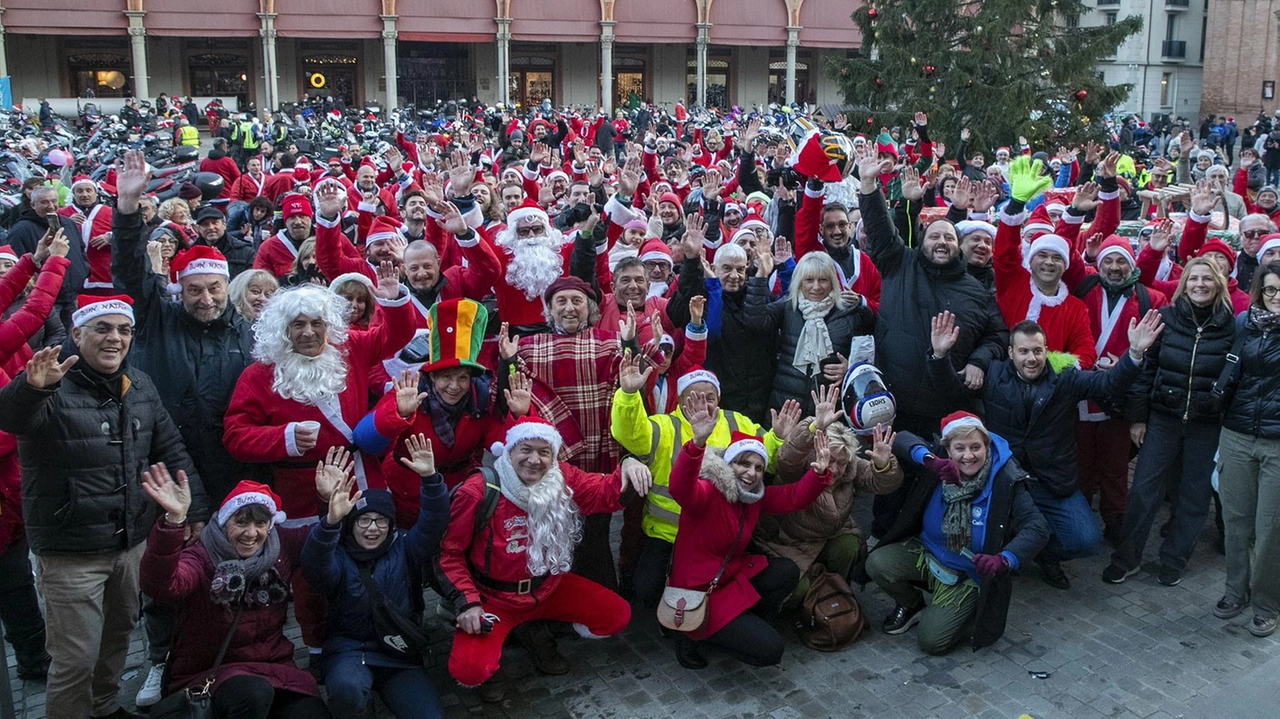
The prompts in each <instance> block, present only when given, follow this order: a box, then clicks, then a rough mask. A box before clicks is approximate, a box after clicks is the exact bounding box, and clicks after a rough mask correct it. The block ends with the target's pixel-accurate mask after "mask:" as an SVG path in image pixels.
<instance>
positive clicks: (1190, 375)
mask: <svg viewBox="0 0 1280 719" xmlns="http://www.w3.org/2000/svg"><path fill="white" fill-rule="evenodd" d="M1203 331H1204V328H1203V327H1197V328H1196V341H1195V343H1194V344H1192V345H1191V365H1190V366H1189V367H1187V405H1186V407H1185V408H1184V409H1183V411H1182V423H1183V424H1186V423H1187V420H1188V418H1189V417H1191V383H1192V382H1193V381H1195V377H1196V375H1195V369H1196V350H1198V349H1200V333H1201V332H1203Z"/></svg>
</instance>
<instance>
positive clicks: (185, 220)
mask: <svg viewBox="0 0 1280 719" xmlns="http://www.w3.org/2000/svg"><path fill="white" fill-rule="evenodd" d="M156 214H157V215H159V217H160V219H161V220H162V223H161V224H162V225H163V224H166V223H167V224H170V225H173V226H174V227H176V228H177V229H178V230H179V231H180V232H181V233H182V236H183V238H184V240H185V242H184V243H183V248H184V249H185V248H187V247H190V246H191V243H193V242H195V241H196V237H197V234H196V226H195V223H193V222H192V221H191V205H189V204H187V201H186V200H184V199H182V198H179V197H170V198H169V199H167V200H165V201H164V202H162V203H160V209H158V210H156Z"/></svg>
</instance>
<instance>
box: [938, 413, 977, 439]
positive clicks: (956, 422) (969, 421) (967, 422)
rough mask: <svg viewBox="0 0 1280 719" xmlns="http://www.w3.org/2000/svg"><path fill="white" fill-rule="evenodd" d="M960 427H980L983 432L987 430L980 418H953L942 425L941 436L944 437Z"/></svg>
mask: <svg viewBox="0 0 1280 719" xmlns="http://www.w3.org/2000/svg"><path fill="white" fill-rule="evenodd" d="M962 429H980V430H982V431H983V432H984V433H985V432H986V431H987V427H986V425H984V424H983V423H982V420H980V419H978V418H977V417H961V418H959V419H953V420H951V421H950V422H947V423H946V424H945V425H943V426H942V436H943V437H944V438H945V437H947V436H949V435H950V434H951V433H952V432H956V431H958V430H962Z"/></svg>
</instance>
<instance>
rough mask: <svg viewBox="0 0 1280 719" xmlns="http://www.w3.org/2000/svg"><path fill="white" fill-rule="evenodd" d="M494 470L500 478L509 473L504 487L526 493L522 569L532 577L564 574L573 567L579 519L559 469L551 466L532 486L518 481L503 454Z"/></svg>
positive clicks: (579, 528) (579, 532) (580, 518)
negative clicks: (526, 543) (526, 534)
mask: <svg viewBox="0 0 1280 719" xmlns="http://www.w3.org/2000/svg"><path fill="white" fill-rule="evenodd" d="M494 469H496V470H497V471H498V473H499V474H500V475H507V474H508V473H509V476H508V477H507V478H506V479H507V481H506V482H504V484H507V485H511V484H514V485H515V486H518V487H521V488H523V491H521V494H525V493H526V492H527V494H526V495H525V496H524V497H522V498H521V499H523V500H524V501H525V503H526V504H527V505H528V508H527V509H526V512H527V513H528V515H529V550H528V552H527V554H526V565H525V566H526V567H528V569H529V573H530V574H531V575H532V576H535V577H540V576H542V575H544V574H567V573H568V572H569V570H570V569H571V568H572V567H573V550H574V548H575V547H576V546H577V545H578V542H580V541H582V515H581V514H580V513H579V512H578V504H577V502H574V501H573V490H572V489H570V488H568V487H567V486H565V483H564V474H563V473H561V472H560V467H559V465H558V464H555V465H553V466H552V467H551V469H549V470H547V473H546V474H544V475H543V476H542V479H540V480H538V481H537V482H535V483H534V484H532V485H525V484H524V483H523V482H521V481H520V478H519V477H517V476H516V474H515V468H514V467H512V466H511V460H510V458H508V457H507V455H506V454H505V453H504V454H502V455H501V456H499V457H498V459H497V461H496V462H495V463H494ZM511 480H514V482H512V481H511Z"/></svg>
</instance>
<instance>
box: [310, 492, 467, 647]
mask: <svg viewBox="0 0 1280 719" xmlns="http://www.w3.org/2000/svg"><path fill="white" fill-rule="evenodd" d="M419 506H420V509H419V510H418V522H417V523H416V524H414V525H413V528H412V529H410V530H409V531H407V532H404V531H399V530H397V531H396V534H395V536H393V537H392V538H391V539H390V540H389V541H390V542H391V547H390V548H389V549H388V550H387V552H386V553H385V554H383V555H382V556H381V557H379V558H378V559H376V560H374V564H373V571H372V575H373V581H375V582H377V583H378V587H379V588H380V589H381V590H382V593H383V595H384V596H385V597H386V598H387V602H388V604H391V605H393V606H395V608H396V609H399V610H400V612H401V613H403V614H404V615H405V616H417V615H418V614H419V613H420V612H421V608H422V607H421V605H422V601H421V597H422V577H423V568H424V567H429V566H430V562H431V556H432V555H434V554H435V553H436V552H437V551H439V549H440V539H441V538H442V537H443V536H444V532H445V530H446V529H447V528H448V526H449V490H448V488H447V487H445V484H444V480H443V479H442V478H441V476H440V475H439V474H435V475H433V476H431V477H427V478H425V479H423V481H422V495H421V504H420V505H419ZM342 531H343V525H341V524H339V525H336V526H332V525H329V524H327V523H326V522H325V521H324V519H323V518H321V521H320V522H318V523H317V524H316V525H315V526H314V527H312V529H311V536H309V537H307V543H306V544H305V545H303V547H302V574H303V576H304V577H306V580H307V582H308V583H309V584H310V585H311V586H312V587H315V589H316V590H317V591H319V592H320V593H321V594H323V595H324V596H325V597H327V598H328V600H329V610H328V622H329V634H328V637H327V638H326V639H325V642H324V657H325V661H326V662H327V661H330V660H332V659H334V658H336V657H338V656H339V655H342V654H346V653H349V652H358V653H361V654H363V662H364V663H365V664H367V665H370V666H387V667H407V666H411V665H408V664H405V663H404V662H403V661H400V660H396V659H392V658H391V657H389V656H387V655H385V654H382V653H381V652H380V651H379V649H380V647H381V646H382V644H381V642H380V641H379V639H378V633H377V631H376V629H375V628H374V624H373V608H372V606H371V605H370V599H369V596H368V593H367V592H366V591H365V588H364V582H362V581H361V580H360V569H359V567H358V566H357V565H356V561H355V560H354V559H352V558H351V556H350V555H349V554H347V551H346V549H345V548H343V546H342V543H341V541H340V540H341V538H342Z"/></svg>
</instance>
